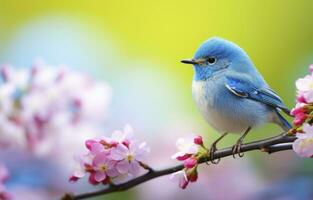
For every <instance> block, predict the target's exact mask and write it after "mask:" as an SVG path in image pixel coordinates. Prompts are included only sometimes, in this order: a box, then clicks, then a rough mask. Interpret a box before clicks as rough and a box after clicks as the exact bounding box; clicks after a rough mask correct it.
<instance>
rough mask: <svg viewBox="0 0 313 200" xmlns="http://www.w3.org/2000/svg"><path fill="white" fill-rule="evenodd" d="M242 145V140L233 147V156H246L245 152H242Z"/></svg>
mask: <svg viewBox="0 0 313 200" xmlns="http://www.w3.org/2000/svg"><path fill="white" fill-rule="evenodd" d="M241 145H242V142H241V141H238V142H237V143H236V144H235V145H234V146H233V148H232V151H233V153H232V155H233V158H236V154H237V155H238V156H239V157H240V158H241V157H243V156H244V153H242V152H241Z"/></svg>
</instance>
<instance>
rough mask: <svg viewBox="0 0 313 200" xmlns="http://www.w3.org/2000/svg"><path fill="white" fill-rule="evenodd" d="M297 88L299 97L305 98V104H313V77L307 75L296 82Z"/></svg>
mask: <svg viewBox="0 0 313 200" xmlns="http://www.w3.org/2000/svg"><path fill="white" fill-rule="evenodd" d="M296 87H297V90H298V96H303V98H304V99H305V102H309V103H311V102H313V75H307V76H305V77H304V78H299V79H298V80H297V81H296ZM299 100H300V99H299ZM301 101H303V100H301Z"/></svg>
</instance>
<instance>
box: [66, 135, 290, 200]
mask: <svg viewBox="0 0 313 200" xmlns="http://www.w3.org/2000/svg"><path fill="white" fill-rule="evenodd" d="M295 139H296V138H295V137H294V136H287V135H286V134H281V135H278V136H275V137H271V138H267V139H264V140H259V141H255V142H251V143H247V144H244V145H242V146H241V152H248V151H253V150H260V151H262V152H266V153H269V154H270V153H275V152H278V151H285V150H289V149H292V142H293V141H295ZM231 155H232V148H231V147H228V148H225V149H221V150H217V151H216V152H215V153H214V158H215V159H219V158H223V157H227V156H231ZM208 161H211V159H210V158H209V157H206V158H202V159H200V160H199V162H198V163H206V162H208ZM183 168H184V166H183V165H177V166H175V167H170V168H166V169H163V170H153V169H151V168H149V172H147V173H146V174H143V175H141V176H139V177H137V178H135V179H132V180H130V181H128V182H125V183H123V184H120V185H110V186H109V187H108V188H106V189H103V190H100V191H96V192H89V193H84V194H78V195H71V194H66V195H65V196H63V197H62V200H79V199H86V198H90V197H95V196H99V195H104V194H109V193H113V192H119V191H125V190H128V189H130V188H133V187H135V186H137V185H139V184H141V183H144V182H147V181H149V180H152V179H154V178H157V177H161V176H164V175H168V174H172V173H174V172H177V171H179V170H182V169H183Z"/></svg>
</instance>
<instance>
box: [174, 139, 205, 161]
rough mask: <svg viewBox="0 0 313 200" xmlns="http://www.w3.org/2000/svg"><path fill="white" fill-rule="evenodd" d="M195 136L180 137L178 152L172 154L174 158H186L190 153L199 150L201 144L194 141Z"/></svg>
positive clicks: (177, 143) (177, 144)
mask: <svg viewBox="0 0 313 200" xmlns="http://www.w3.org/2000/svg"><path fill="white" fill-rule="evenodd" d="M194 139H195V137H187V138H179V139H178V140H177V142H176V147H177V148H178V152H177V153H175V154H174V155H173V156H172V159H177V160H185V159H187V158H188V157H190V155H192V154H195V153H197V152H198V150H199V145H197V144H195V142H194Z"/></svg>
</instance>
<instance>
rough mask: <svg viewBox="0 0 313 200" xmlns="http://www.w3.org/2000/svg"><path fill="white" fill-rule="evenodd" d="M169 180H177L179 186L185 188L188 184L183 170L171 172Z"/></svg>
mask: <svg viewBox="0 0 313 200" xmlns="http://www.w3.org/2000/svg"><path fill="white" fill-rule="evenodd" d="M170 180H172V181H174V182H177V183H178V185H179V187H180V188H182V189H185V188H186V187H187V186H188V183H189V180H188V179H187V175H186V173H185V171H184V170H181V171H178V172H175V173H173V174H171V176H170Z"/></svg>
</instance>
